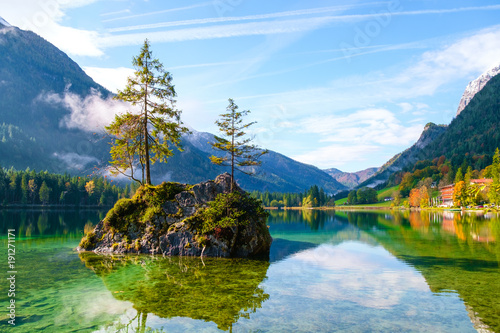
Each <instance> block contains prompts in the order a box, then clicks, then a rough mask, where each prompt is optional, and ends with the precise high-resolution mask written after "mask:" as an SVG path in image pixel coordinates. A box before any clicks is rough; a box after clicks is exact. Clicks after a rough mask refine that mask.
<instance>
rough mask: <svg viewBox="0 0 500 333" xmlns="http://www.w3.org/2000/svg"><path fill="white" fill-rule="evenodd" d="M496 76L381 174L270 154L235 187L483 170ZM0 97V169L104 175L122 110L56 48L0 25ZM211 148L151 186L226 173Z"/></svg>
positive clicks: (479, 83)
mask: <svg viewBox="0 0 500 333" xmlns="http://www.w3.org/2000/svg"><path fill="white" fill-rule="evenodd" d="M499 72H500V66H498V67H495V68H492V69H491V70H489V71H487V72H486V73H484V74H483V75H481V76H480V77H478V78H477V79H476V80H474V81H472V82H471V83H469V85H468V86H467V87H466V89H465V92H464V94H463V96H462V99H461V101H460V104H459V108H458V111H457V116H456V117H455V118H454V119H453V121H452V122H451V123H450V125H448V126H446V125H435V124H433V123H429V124H427V125H426V127H425V129H424V131H423V132H422V134H421V136H420V138H419V140H418V141H417V142H416V143H415V144H414V145H413V146H411V147H410V148H408V149H406V150H405V151H403V152H401V153H399V154H397V155H395V156H394V157H393V158H391V159H390V160H389V161H388V162H387V163H385V164H384V165H383V166H382V167H380V168H369V169H366V170H363V171H359V172H355V173H346V172H342V171H340V170H338V169H335V168H330V169H326V170H320V169H318V168H317V167H314V166H312V165H307V164H304V163H300V162H297V161H295V160H293V159H291V158H288V157H286V156H284V155H282V154H279V153H277V152H273V151H270V152H269V154H267V155H264V157H263V158H262V162H263V163H262V166H261V167H258V168H256V169H255V171H256V174H255V175H254V176H248V175H245V174H242V173H237V175H236V179H237V181H238V182H239V184H240V186H241V187H242V188H244V189H246V190H249V191H251V190H260V191H266V190H268V191H271V192H272V191H277V192H301V191H304V190H306V189H307V188H309V187H310V186H311V185H318V186H320V187H323V188H324V189H325V191H326V192H328V193H336V192H339V191H342V190H346V189H349V188H359V187H363V186H370V187H374V186H380V185H381V184H384V183H386V182H387V180H388V179H389V178H390V176H391V175H392V174H393V173H395V172H398V171H400V170H403V169H404V168H405V167H408V166H409V165H411V164H413V163H415V162H417V161H419V160H423V159H434V158H438V157H440V156H442V155H444V156H445V157H446V158H447V159H450V160H452V162H453V164H460V163H461V161H462V159H464V156H465V158H468V159H470V160H471V163H472V164H473V163H476V162H477V161H484V159H475V156H490V155H492V153H493V151H494V149H495V148H496V147H499V146H500V131H499V130H498V124H499V120H500V112H499V105H500V102H499V100H500V94H499V93H498V92H499V91H500V76H499V75H497V74H498V73H499ZM0 92H1V93H0V165H1V166H2V167H11V166H12V167H14V168H16V169H25V168H27V167H30V168H31V169H37V170H48V171H50V172H55V173H64V172H69V173H71V174H74V175H88V174H90V173H93V172H97V173H100V174H103V173H105V171H104V170H105V167H106V166H107V165H108V161H109V159H110V157H109V148H110V146H109V142H108V141H109V138H107V137H106V136H105V135H104V133H103V131H102V128H103V121H104V120H106V119H104V118H106V117H105V114H106V112H108V111H109V110H110V109H111V110H114V111H119V110H118V109H119V108H120V105H119V104H117V101H114V100H112V98H111V97H112V96H113V94H112V93H111V92H110V91H108V90H106V89H105V88H104V87H102V86H101V85H99V84H98V83H96V82H94V81H93V80H92V78H90V77H89V76H88V75H87V74H86V73H85V72H84V71H83V70H82V69H81V68H80V67H79V66H78V64H77V63H75V62H74V61H73V60H72V59H70V58H69V57H68V56H67V55H66V54H65V53H64V52H62V51H60V50H59V49H57V48H56V47H55V46H54V45H52V44H50V43H49V42H47V41H46V40H44V39H43V38H41V37H40V36H38V35H36V34H35V33H33V32H30V31H23V30H21V29H18V28H17V27H13V26H11V25H9V24H8V23H7V22H6V21H5V20H3V19H1V18H0ZM121 106H122V107H123V105H121ZM122 109H123V108H122ZM107 120H108V121H109V120H110V119H107ZM212 142H214V136H213V135H212V134H210V133H203V132H196V131H193V133H192V134H191V135H185V136H184V137H183V138H182V144H183V148H184V152H182V153H176V154H174V156H173V157H171V158H170V159H169V160H168V163H167V164H159V163H158V164H155V165H154V166H153V168H152V174H153V177H152V178H153V181H154V182H155V183H158V182H161V181H165V180H171V181H179V182H186V183H197V182H200V181H203V180H206V179H210V178H215V177H216V176H217V175H218V174H220V173H222V172H224V171H227V169H224V168H221V167H219V166H215V165H213V164H211V163H210V160H209V159H208V157H209V156H210V155H212V154H213V153H214V151H213V150H212V146H211V143H212ZM471 163H468V164H469V165H470V164H471ZM477 163H479V162H477ZM481 163H482V162H481ZM478 167H480V165H479V166H478Z"/></svg>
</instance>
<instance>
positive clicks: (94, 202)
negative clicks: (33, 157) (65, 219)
mask: <svg viewBox="0 0 500 333" xmlns="http://www.w3.org/2000/svg"><path fill="white" fill-rule="evenodd" d="M134 191H135V187H134V186H133V185H130V186H129V185H125V186H123V187H122V186H117V185H114V184H113V181H112V180H111V181H108V180H106V179H105V178H103V177H76V176H73V177H72V176H70V175H69V174H64V175H58V174H52V173H49V172H47V171H41V172H36V171H35V170H30V169H29V168H28V169H26V170H24V171H17V170H14V168H10V169H8V170H6V169H3V168H0V205H3V206H6V205H60V206H68V205H69V206H84V205H85V206H89V205H90V206H111V205H113V204H114V203H115V202H116V201H117V200H118V199H119V198H125V197H128V196H129V195H130V193H133V192H134Z"/></svg>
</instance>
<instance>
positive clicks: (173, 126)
mask: <svg viewBox="0 0 500 333" xmlns="http://www.w3.org/2000/svg"><path fill="white" fill-rule="evenodd" d="M132 64H133V65H134V67H135V72H134V75H133V76H132V77H129V78H128V83H127V85H126V86H125V89H124V90H123V91H118V94H117V96H116V97H115V98H116V99H118V100H122V101H125V102H128V103H131V104H132V106H135V107H136V109H137V110H134V111H130V110H129V111H127V112H125V113H123V114H120V115H116V116H115V120H114V121H113V123H111V124H110V125H109V126H107V127H106V131H107V133H108V134H110V135H111V136H112V137H113V146H112V148H111V158H112V161H111V165H112V169H111V173H113V174H118V173H120V174H123V175H125V176H127V177H129V178H130V179H132V180H135V181H137V182H139V183H141V184H151V167H150V165H151V164H154V163H155V162H156V161H160V162H166V160H167V159H168V158H169V157H170V156H172V155H173V150H172V148H171V147H172V145H173V146H175V147H177V148H178V149H179V150H181V148H180V138H181V135H182V133H187V132H188V129H187V128H186V127H184V126H183V124H182V122H181V120H180V116H181V111H180V110H177V109H176V107H175V103H176V101H175V99H174V98H175V97H176V96H177V94H176V92H175V89H174V85H173V84H172V76H171V75H170V73H169V72H168V71H166V70H165V69H164V68H163V65H162V64H161V63H160V61H159V60H158V59H154V58H153V55H152V51H151V50H150V45H149V41H148V40H147V39H146V40H145V41H144V45H143V47H142V49H141V53H140V54H139V55H138V56H137V57H134V59H133V61H132ZM138 166H140V168H141V171H142V175H141V179H140V180H139V179H138V177H137V176H136V175H135V174H134V168H137V167H138Z"/></svg>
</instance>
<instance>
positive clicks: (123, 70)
mask: <svg viewBox="0 0 500 333" xmlns="http://www.w3.org/2000/svg"><path fill="white" fill-rule="evenodd" d="M83 70H84V71H85V73H87V75H88V76H90V77H91V78H92V79H94V81H96V82H97V83H99V84H100V85H102V86H103V87H105V88H106V89H108V90H110V91H112V92H114V93H116V92H117V91H118V89H119V90H123V89H124V88H125V85H126V84H127V78H128V77H129V76H132V75H133V74H134V70H133V69H132V68H127V67H118V68H101V67H84V68H83Z"/></svg>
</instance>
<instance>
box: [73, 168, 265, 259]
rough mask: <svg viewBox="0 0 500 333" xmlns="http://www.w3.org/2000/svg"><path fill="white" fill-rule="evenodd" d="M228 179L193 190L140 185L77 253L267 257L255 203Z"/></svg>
mask: <svg viewBox="0 0 500 333" xmlns="http://www.w3.org/2000/svg"><path fill="white" fill-rule="evenodd" d="M233 187H235V188H234V189H233V192H231V176H230V175H229V174H228V173H225V174H222V175H219V176H218V177H217V178H216V179H215V181H206V182H202V183H199V184H196V185H186V184H179V183H172V182H168V183H166V182H164V183H162V184H160V185H158V186H141V187H140V188H139V189H138V190H137V192H136V193H135V195H134V196H133V197H132V198H131V199H120V200H119V201H118V202H117V203H116V204H115V206H114V207H113V208H112V209H111V210H110V211H109V212H108V213H107V215H106V217H105V218H104V219H103V220H102V221H100V222H99V223H98V224H97V226H96V227H95V228H94V230H93V231H91V232H89V233H87V234H86V235H85V236H84V237H83V238H82V240H81V242H80V245H79V246H78V248H77V250H78V251H80V252H81V251H93V252H95V253H148V254H161V255H167V256H208V257H258V256H268V255H269V249H270V247H271V242H272V238H271V235H270V234H269V230H268V228H267V226H266V220H267V215H268V214H267V213H266V212H265V211H264V209H263V208H262V206H261V204H260V201H258V200H256V199H253V198H250V197H249V196H248V194H247V193H246V192H244V191H243V190H242V189H241V188H239V187H238V186H237V185H233Z"/></svg>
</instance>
